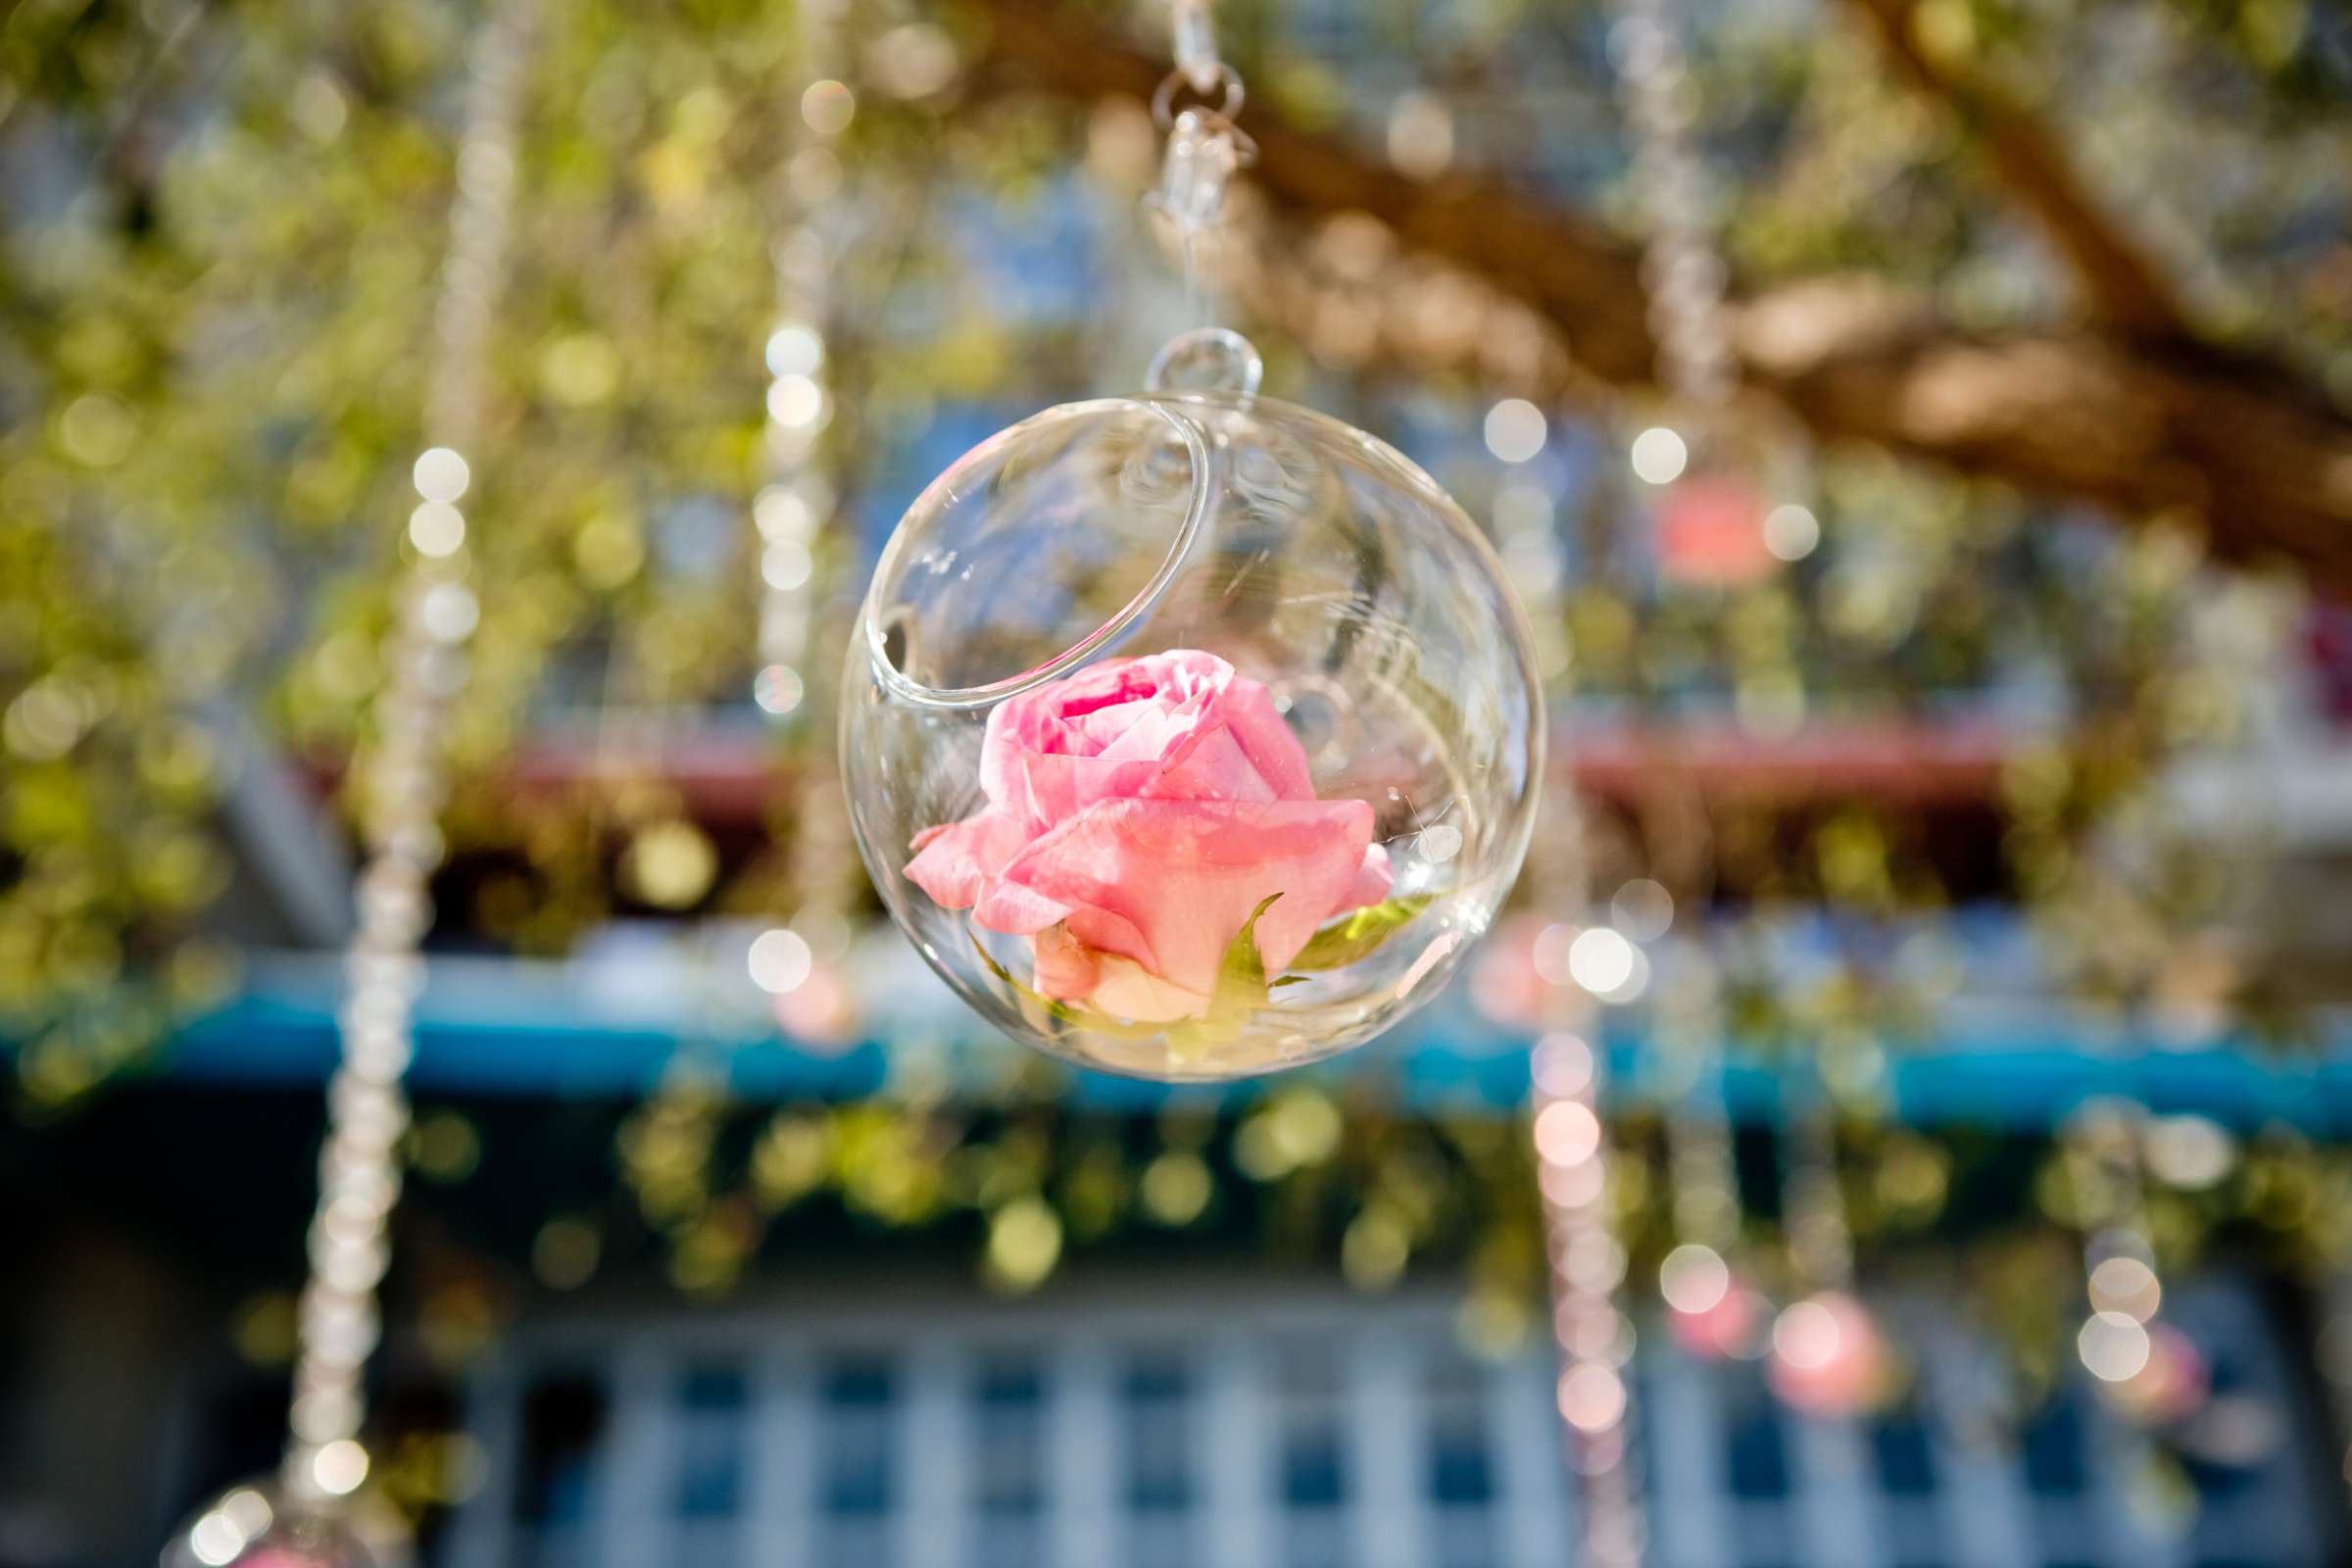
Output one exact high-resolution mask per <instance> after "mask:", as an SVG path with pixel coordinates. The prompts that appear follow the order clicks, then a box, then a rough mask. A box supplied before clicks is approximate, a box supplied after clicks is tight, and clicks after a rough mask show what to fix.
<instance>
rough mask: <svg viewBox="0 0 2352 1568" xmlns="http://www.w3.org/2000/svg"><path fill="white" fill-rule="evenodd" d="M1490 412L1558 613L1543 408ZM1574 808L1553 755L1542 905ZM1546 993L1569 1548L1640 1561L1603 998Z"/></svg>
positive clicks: (1561, 660)
mask: <svg viewBox="0 0 2352 1568" xmlns="http://www.w3.org/2000/svg"><path fill="white" fill-rule="evenodd" d="M1486 423H1487V431H1486V434H1487V445H1488V447H1489V449H1490V450H1492V451H1493V452H1494V453H1495V456H1496V457H1497V458H1500V459H1501V460H1502V461H1503V463H1504V465H1505V466H1504V479H1503V482H1502V483H1501V484H1500V485H1498V486H1497V487H1496V491H1495V519H1494V520H1495V536H1496V543H1497V544H1498V545H1499V546H1500V547H1501V549H1502V551H1503V554H1504V558H1505V560H1507V561H1509V562H1511V563H1512V564H1513V566H1514V569H1515V574H1516V575H1517V577H1518V579H1519V581H1520V582H1521V584H1522V587H1523V590H1524V591H1525V594H1526V603H1527V610H1528V614H1529V617H1530V619H1531V620H1533V621H1534V623H1535V624H1536V625H1537V626H1538V627H1539V628H1542V627H1549V626H1559V625H1562V624H1564V622H1565V617H1566V609H1565V607H1564V606H1563V605H1562V603H1561V586H1562V584H1563V583H1564V582H1565V581H1566V575H1567V574H1566V571H1565V564H1564V563H1563V562H1562V561H1561V560H1560V552H1561V544H1560V538H1559V533H1558V529H1557V523H1556V519H1555V516H1554V514H1553V512H1552V509H1551V506H1550V503H1549V500H1548V498H1547V497H1546V496H1545V495H1544V491H1543V489H1542V487H1541V486H1540V485H1539V484H1538V483H1537V482H1536V479H1535V477H1534V475H1533V471H1532V470H1531V469H1530V468H1529V466H1528V465H1529V464H1530V463H1531V462H1532V461H1533V460H1534V458H1535V457H1536V455H1537V454H1538V453H1540V452H1541V451H1542V450H1543V447H1544V435H1545V421H1544V418H1543V416H1542V414H1541V412H1540V411H1538V410H1537V409H1535V408H1534V407H1533V406H1532V405H1529V404H1526V403H1522V402H1516V401H1506V402H1504V403H1502V404H1497V405H1496V406H1495V409H1493V410H1491V411H1490V412H1489V415H1488V417H1487V421H1486ZM1539 635H1541V633H1540V632H1539ZM1546 662H1547V664H1549V665H1550V666H1551V667H1554V668H1557V667H1563V666H1564V665H1565V664H1566V662H1567V654H1566V650H1565V649H1559V650H1555V652H1554V654H1553V656H1552V657H1551V658H1549V659H1547V661H1546ZM1583 820H1584V818H1583V807H1582V803H1581V802H1579V801H1578V800H1577V798H1576V789H1575V786H1574V784H1573V782H1572V781H1571V780H1570V778H1569V776H1568V775H1567V773H1566V772H1565V770H1563V769H1561V768H1560V767H1559V766H1558V765H1557V764H1556V762H1555V763H1554V764H1553V765H1552V767H1551V769H1550V772H1549V775H1548V780H1547V783H1546V786H1545V791H1544V807H1543V815H1542V818H1541V828H1540V831H1539V832H1538V833H1537V835H1536V840H1535V843H1534V844H1533V845H1532V846H1531V847H1530V849H1529V852H1528V881H1529V886H1530V887H1531V889H1532V890H1533V892H1534V894H1535V899H1536V903H1537V907H1540V908H1543V909H1545V910H1553V911H1559V912H1560V914H1561V915H1562V917H1563V918H1568V919H1573V920H1575V921H1577V922H1579V923H1581V922H1583V921H1584V920H1585V919H1586V918H1587V917H1588V913H1589V910H1590V907H1591V889H1590V878H1589V877H1588V875H1587V871H1586V862H1585V844H1584V833H1583ZM1545 996H1546V1001H1545V1002H1544V1013H1543V1018H1542V1022H1543V1025H1544V1033H1543V1035H1542V1037H1541V1038H1540V1039H1539V1040H1538V1041H1537V1043H1536V1047H1535V1050H1534V1053H1533V1054H1532V1055H1531V1056H1530V1057H1529V1062H1528V1071H1529V1104H1530V1111H1531V1114H1532V1120H1531V1122H1530V1134H1531V1137H1532V1139H1533V1142H1534V1147H1535V1155H1536V1182H1537V1188H1538V1192H1539V1195H1540V1198H1541V1201H1542V1204H1543V1214H1544V1252H1545V1254H1546V1260H1547V1262H1548V1265H1549V1272H1548V1274H1547V1276H1546V1278H1547V1284H1548V1288H1549V1292H1550V1304H1551V1333H1552V1341H1553V1346H1554V1348H1555V1350H1556V1352H1557V1354H1556V1361H1555V1364H1556V1366H1557V1367H1558V1373H1559V1382H1558V1386H1557V1404H1558V1409H1559V1414H1560V1420H1561V1424H1562V1442H1563V1445H1564V1454H1565V1458H1566V1460H1567V1463H1568V1466H1569V1469H1570V1471H1571V1472H1572V1474H1573V1475H1574V1476H1575V1478H1576V1486H1577V1491H1578V1495H1579V1497H1580V1499H1581V1501H1582V1503H1583V1506H1582V1508H1581V1509H1580V1510H1579V1512H1578V1517H1579V1519H1580V1521H1581V1528H1582V1531H1583V1546H1582V1550H1581V1552H1580V1553H1579V1555H1578V1558H1577V1560H1578V1561H1579V1562H1582V1563H1585V1564H1587V1565H1589V1568H1636V1565H1638V1564H1639V1563H1640V1562H1641V1560H1642V1543H1643V1525H1642V1513H1641V1500H1640V1494H1639V1479H1640V1478H1639V1477H1638V1476H1637V1475H1636V1474H1635V1471H1634V1457H1635V1456H1634V1453H1633V1449H1632V1446H1631V1443H1630V1442H1629V1437H1630V1433H1631V1424H1632V1420H1633V1415H1634V1411H1633V1407H1632V1405H1633V1398H1632V1393H1633V1391H1632V1385H1631V1383H1630V1382H1629V1381H1628V1378H1627V1368H1628V1367H1629V1366H1630V1365H1631V1363H1632V1358H1633V1352H1634V1326H1633V1323H1632V1321H1631V1320H1630V1319H1628V1318H1627V1317H1626V1315H1625V1313H1624V1311H1623V1309H1622V1308H1621V1307H1620V1305H1619V1295H1618V1293H1619V1289H1620V1287H1621V1286H1622V1285H1623V1284H1624V1280H1625V1271H1626V1250H1625V1248H1624V1246H1623V1244H1622V1243H1620V1242H1619V1241H1618V1240H1617V1238H1616V1236H1615V1234H1614V1231H1613V1228H1612V1225H1611V1216H1610V1208H1609V1204H1610V1185H1609V1172H1608V1142H1609V1141H1608V1132H1607V1127H1606V1125H1605V1124H1604V1123H1603V1121H1602V1120H1601V1113H1600V1094H1601V1078H1602V1071H1603V1061H1602V1057H1601V1054H1600V1047H1599V1043H1598V1040H1597V1038H1596V1033H1597V1032H1596V1030H1595V1029H1594V1027H1593V1026H1594V1024H1595V1022H1596V1017H1597V1010H1598V1009H1597V1008H1596V1006H1595V1005H1594V1002H1593V996H1592V994H1591V993H1590V992H1588V991H1587V990H1585V989H1584V988H1583V987H1581V986H1575V985H1565V986H1556V985H1555V986H1550V987H1546V988H1545Z"/></svg>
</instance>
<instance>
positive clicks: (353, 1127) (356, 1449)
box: [284, 0, 534, 1498]
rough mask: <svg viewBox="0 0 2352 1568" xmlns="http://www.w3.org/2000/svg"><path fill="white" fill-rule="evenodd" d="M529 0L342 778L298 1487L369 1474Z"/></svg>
mask: <svg viewBox="0 0 2352 1568" xmlns="http://www.w3.org/2000/svg"><path fill="white" fill-rule="evenodd" d="M533 10H534V7H533V4H532V0H497V3H496V4H495V5H494V7H493V9H492V11H491V14H490V15H489V17H488V18H487V20H486V21H485V22H484V23H483V25H482V29H481V31H480V33H479V34H478V35H477V37H476V40H475V42H474V45H473V48H472V52H471V62H470V70H471V80H470V83H469V85H468V88H467V92H466V109H465V123H464V124H465V128H464V130H463V132H462V134H461V137H460V140H459V145H458V160H457V184H458V189H457V197H456V202H455V205H454V207H453V209H452V212H451V217H450V240H449V252H448V256H447V259H446V260H445V262H444V264H443V267H442V270H441V278H440V298H439V302H438V307H437V312H436V316H435V319H434V337H433V351H432V352H433V364H432V369H431V375H430V380H429V384H428V391H427V403H426V409H425V420H424V424H425V434H426V438H427V440H428V442H429V443H430V444H429V446H428V447H427V449H426V451H425V452H424V453H423V454H422V455H421V456H419V457H418V458H417V462H416V466H415V469H414V475H413V477H414V479H415V483H416V487H417V495H418V498H419V499H418V502H417V507H416V509H415V511H414V512H412V513H411V514H410V516H409V524H408V540H409V544H410V546H411V547H412V554H411V556H410V559H409V564H408V565H407V567H406V569H405V571H404V572H403V580H402V582H401V584H400V587H399V590H398V603H399V609H398V613H397V618H396V619H395V622H394V624H393V627H392V629H391V631H390V633H389V634H388V635H387V637H386V640H385V647H384V664H385V673H386V684H385V688H384V694H383V698H382V705H381V708H380V710H379V712H378V715H377V717H378V723H379V728H380V735H379V737H378V739H377V741H376V743H375V746H374V748H373V750H372V752H371V753H370V754H369V755H368V757H367V758H366V759H365V760H364V761H363V763H362V765H361V768H360V772H359V778H358V782H359V785H360V790H361V798H360V809H361V812H362V815H363V818H364V820H365V822H366V824H367V827H366V842H367V855H366V860H365V864H364V867H363V869H362V870H361V872H360V876H359V883H358V898H357V924H356V929H355V931H354V934H353V936H352V938H351V943H350V946H349V948H348V950H347V951H346V954H345V959H344V968H345V979H346V984H347V991H346V994H345V997H344V1001H343V1005H342V1008H341V1010H340V1012H339V1013H338V1014H337V1024H338V1027H339V1032H340V1036H341V1049H342V1057H341V1061H340V1063H339V1065H338V1066H337V1067H336V1069H335V1072H334V1075H333V1077H332V1079H331V1080H330V1081H329V1083H328V1086H327V1130H326V1139H325V1144H324V1147H323V1148H322V1150H321V1151H320V1153H319V1205H318V1210H317V1214H316V1216H315V1218H314V1219H313V1221H312V1225H311V1230H310V1239H309V1259H310V1277H309V1280H308V1282H307V1283H306V1285H305V1288H304V1290H303V1294H302V1302H301V1313H300V1344H299V1350H298V1354H297V1357H296V1360H295V1366H294V1397H293V1405H292V1409H291V1412H290V1415H289V1420H288V1426H289V1442H288V1445H287V1451H286V1458H285V1469H284V1481H285V1485H286V1488H287V1490H288V1492H289V1494H290V1495H294V1496H297V1497H313V1498H322V1497H332V1496H340V1495H347V1494H349V1493H351V1492H353V1491H355V1490H356V1489H357V1488H358V1487H359V1486H360V1484H361V1483H362V1482H363V1481H364V1480H365V1479H366V1478H367V1474H368V1454H367V1451H366V1450H365V1449H364V1448H363V1447H362V1446H360V1441H359V1437H360V1432H361V1430H362V1427H363V1425H364V1423H365V1420H366V1416H367V1397H366V1390H365V1387H364V1376H365V1372H366V1368H367V1363H368V1356H369V1354H370V1353H371V1352H372V1351H373V1349H374V1348H375V1345H376V1342H377V1339H378V1337H379V1332H380V1320H379V1314H378V1309H377V1303H376V1289H377V1286H378V1285H379V1284H380V1283H381V1281H382V1279H383V1275H384V1269H385V1266H386V1264H387V1262H388V1260H389V1252H390V1241H389V1223H390V1219H391V1213H392V1208H393V1204H394V1203H395V1202H396V1201H397V1200H398V1198H399V1196H400V1164H399V1149H400V1143H401V1139H402V1137H403V1135H404V1134H405V1133H406V1131H407V1128H408V1123H409V1106H408V1101H407V1098H406V1097H405V1095H404V1094H403V1093H402V1088H401V1078H402V1075H403V1073H404V1072H405V1071H406V1070H407V1067H408V1064H409V1059H410V1056H411V1054H412V1052H413V1049H414V1046H413V1037H412V1027H413V1021H414V1011H415V1005H416V1001H417V994H418V993H419V992H420V991H421V990H422V989H423V984H424V963H423V960H422V958H421V957H420V956H419V954H418V947H419V944H420V942H421V940H422V938H423V935H424V931H425V928H426V926H427V925H428V924H429V922H430V918H431V907H430V903H429V895H428V889H427V883H428V879H429V878H430V876H431V874H432V872H433V869H434V868H435V866H437V865H438V864H439V862H440V859H441V853H442V841H441V834H440V828H439V825H438V823H439V817H440V811H441V807H442V805H443V803H444V800H445V797H446V795H447V792H448V780H447V776H446V767H445V761H444V759H443V757H442V756H441V753H440V748H439V744H438V743H439V738H440V735H441V732H442V728H443V722H442V721H443V716H444V714H445V712H446V711H447V709H448V706H449V703H450V700H451V698H452V697H454V696H455V695H456V693H457V692H458V690H459V689H460V688H461V687H462V686H463V685H464V683H465V680H466V654H465V646H466V639H467V638H468V637H469V636H470V635H471V633H472V631H473V626H474V621H475V618H476V614H477V609H476V605H475V601H474V597H473V594H472V591H471V590H470V589H469V588H468V587H467V586H466V577H467V575H468V569H469V565H470V561H469V557H470V554H471V553H470V552H469V551H468V550H467V548H466V517H465V515H464V514H463V513H462V512H461V511H460V510H459V503H460V502H461V501H462V500H463V499H464V497H465V495H466V490H467V488H468V485H469V483H470V481H471V470H470V469H469V467H468V466H467V463H466V458H465V457H464V456H463V455H462V448H463V446H464V445H465V444H466V443H467V442H469V441H471V440H472V439H473V437H474V436H475V435H476V434H477V432H478V431H479V428H480V424H481V403H482V392H483V379H484V365H483V359H484V350H485V346H486V340H487V337H488V334H489V329H490V325H491V319H492V317H493V315H494V313H495V311H496V309H497V302H498V293H499V287H500V283H501V279H502V277H503V275H504V272H505V270H506V250H507V237H508V228H509V221H510V217H511V213H512V209H513V199H514V189H515V126H516V120H517V118H518V114H519V105H520V100H521V96H522V86H523V79H524V73H525V67H526V64H527V60H528V56H529V52H530V42H531V37H532V33H533V22H534V17H533Z"/></svg>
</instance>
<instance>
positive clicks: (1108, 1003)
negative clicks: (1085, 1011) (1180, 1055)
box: [1086, 953, 1211, 1023]
mask: <svg viewBox="0 0 2352 1568" xmlns="http://www.w3.org/2000/svg"><path fill="white" fill-rule="evenodd" d="M1097 970H1098V973H1099V975H1100V978H1099V979H1098V980H1097V981H1096V983H1095V987H1094V990H1093V991H1092V992H1090V993H1089V994H1088V996H1087V998H1086V1005H1088V1006H1090V1007H1093V1008H1094V1009H1095V1010H1096V1011H1098V1012H1106V1013H1109V1014H1110V1015H1111V1016H1112V1017H1113V1018H1122V1019H1125V1020H1126V1021H1127V1022H1129V1023H1175V1022H1178V1021H1179V1020H1181V1019H1185V1018H1198V1017H1200V1016H1201V1015H1202V1014H1203V1013H1205V1012H1207V1011H1208V1005H1209V1002H1210V1000H1211V999H1210V998H1209V997H1207V996H1205V995H1203V994H1202V993H1201V992H1198V991H1187V990H1185V989H1184V987H1182V986H1180V985H1177V984H1176V983H1175V982H1173V981H1170V980H1162V979H1161V978H1160V977H1159V976H1157V975H1155V974H1153V973H1152V971H1151V970H1149V969H1147V968H1145V967H1144V966H1143V965H1142V964H1140V963H1138V962H1136V961H1135V960H1134V959H1133V958H1122V957H1120V956H1118V955H1116V954H1112V953H1106V954H1103V956H1102V957H1101V960H1100V962H1099V964H1098V965H1097Z"/></svg>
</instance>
